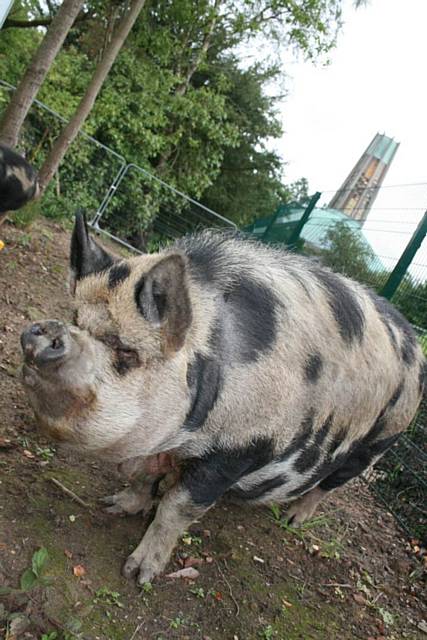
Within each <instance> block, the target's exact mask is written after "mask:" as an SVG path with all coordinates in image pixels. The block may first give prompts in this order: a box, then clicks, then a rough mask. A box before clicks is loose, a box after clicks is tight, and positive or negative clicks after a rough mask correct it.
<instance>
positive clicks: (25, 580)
mask: <svg viewBox="0 0 427 640" xmlns="http://www.w3.org/2000/svg"><path fill="white" fill-rule="evenodd" d="M48 559H49V554H48V551H47V549H45V548H44V547H41V548H40V549H38V551H36V552H35V553H34V555H33V557H32V560H31V568H28V569H26V570H25V571H24V573H23V574H22V576H21V580H20V583H19V586H20V589H21V591H30V589H33V588H34V587H36V586H39V585H44V584H46V579H45V578H44V576H43V572H44V569H45V567H46V563H47V561H48Z"/></svg>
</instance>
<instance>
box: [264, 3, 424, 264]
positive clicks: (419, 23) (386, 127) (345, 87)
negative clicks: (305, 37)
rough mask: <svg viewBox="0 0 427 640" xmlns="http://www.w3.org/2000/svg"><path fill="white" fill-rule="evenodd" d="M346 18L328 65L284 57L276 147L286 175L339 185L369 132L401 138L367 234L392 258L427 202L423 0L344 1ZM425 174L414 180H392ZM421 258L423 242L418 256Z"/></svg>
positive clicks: (313, 184) (316, 185)
mask: <svg viewBox="0 0 427 640" xmlns="http://www.w3.org/2000/svg"><path fill="white" fill-rule="evenodd" d="M344 19H345V25H344V29H343V31H342V32H341V33H340V35H339V40H338V46H337V48H336V49H335V50H334V51H332V53H331V54H330V59H331V64H330V65H329V66H327V67H319V66H313V65H312V64H311V63H308V62H302V61H300V62H296V61H290V62H289V63H288V65H287V74H288V76H289V79H288V81H287V88H288V91H289V93H288V96H287V98H286V99H285V100H284V102H283V108H282V113H281V117H282V122H283V126H284V130H285V133H284V135H283V138H282V139H281V141H280V142H276V143H275V145H274V146H275V148H276V150H278V151H279V153H280V154H281V155H282V156H283V158H284V159H285V160H286V162H287V163H288V166H287V170H286V181H287V182H289V181H293V180H296V179H298V178H299V177H301V176H304V177H306V178H307V179H308V181H309V185H310V191H311V192H314V191H325V190H326V191H329V192H328V193H327V194H325V197H324V198H323V200H322V202H325V201H328V200H329V199H330V197H331V195H332V193H333V191H334V190H336V189H337V188H339V187H340V185H341V184H342V182H343V180H344V178H345V177H346V176H347V175H348V173H349V172H350V170H351V169H352V167H353V166H354V164H355V163H356V161H357V160H358V158H359V156H360V155H361V154H362V152H363V151H364V150H365V148H366V147H367V146H368V144H369V142H370V141H371V139H372V138H373V136H374V135H375V133H377V132H380V133H385V134H386V135H388V136H390V137H392V138H394V139H395V140H397V141H399V142H400V147H399V149H398V151H397V154H396V156H395V158H394V161H393V164H392V166H391V168H390V170H389V172H388V175H387V177H386V180H385V182H384V185H385V186H386V187H387V188H385V189H382V190H381V193H380V195H379V197H378V198H377V200H376V202H375V204H374V207H373V210H372V211H371V214H370V216H369V218H368V221H367V222H366V223H365V229H366V232H365V233H366V236H367V237H368V239H369V240H370V242H371V244H372V245H373V247H374V248H375V250H376V251H377V252H378V253H379V254H380V255H383V256H390V257H397V256H398V255H399V254H400V253H401V250H402V249H403V248H404V246H405V245H406V243H407V242H408V240H409V238H410V235H411V233H412V232H413V230H414V228H415V226H416V223H417V221H418V220H419V219H420V216H421V215H422V213H423V212H424V210H425V209H426V208H427V170H426V168H427V82H426V75H427V74H426V63H427V37H426V25H427V0H405V1H403V0H370V2H369V3H368V5H367V6H366V7H362V8H360V9H358V10H357V11H355V10H354V8H353V7H352V3H351V2H350V0H348V1H347V2H346V3H345V11H344ZM409 183H425V184H424V185H421V186H414V187H395V186H393V185H402V184H409ZM420 260H421V262H423V263H425V264H426V265H427V242H426V241H425V242H424V245H423V247H422V249H421V250H420V251H419V253H418V256H417V261H418V262H419V261H420Z"/></svg>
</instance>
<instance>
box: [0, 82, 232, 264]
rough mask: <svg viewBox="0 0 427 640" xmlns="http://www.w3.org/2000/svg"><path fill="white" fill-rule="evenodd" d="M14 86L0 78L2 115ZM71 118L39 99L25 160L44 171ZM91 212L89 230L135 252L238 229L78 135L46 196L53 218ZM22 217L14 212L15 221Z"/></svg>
mask: <svg viewBox="0 0 427 640" xmlns="http://www.w3.org/2000/svg"><path fill="white" fill-rule="evenodd" d="M14 90H15V87H14V86H13V85H11V84H9V83H8V82H5V81H3V80H0V114H1V112H2V110H3V109H4V108H5V106H6V105H7V103H8V101H9V96H10V93H11V92H12V91H14ZM66 122H67V120H66V118H64V117H63V116H62V115H60V114H59V113H57V112H56V111H54V110H53V109H51V108H50V107H48V106H47V105H46V104H44V103H42V102H40V101H39V100H35V101H34V103H33V105H32V107H31V109H30V111H29V113H28V116H27V118H26V120H25V124H24V127H23V129H22V132H21V136H20V147H21V148H22V149H23V150H28V152H27V153H26V157H27V159H28V160H29V161H30V162H31V163H32V164H33V165H34V166H35V167H40V166H41V165H42V164H43V161H44V159H45V157H46V155H47V153H48V152H49V150H50V148H51V146H52V143H53V142H54V141H55V139H56V138H57V137H58V135H59V133H60V131H61V129H62V128H63V126H64V124H66ZM78 208H80V209H83V210H85V211H86V212H88V213H89V218H90V224H91V226H92V227H93V228H94V229H95V230H96V231H97V232H99V233H103V234H105V235H107V236H109V237H111V238H113V239H114V240H116V241H118V242H120V243H121V244H123V245H125V246H127V247H128V248H130V249H132V250H133V251H136V252H142V251H144V252H146V251H155V250H156V249H157V248H158V247H159V245H163V246H164V245H165V244H167V243H168V242H170V241H172V240H174V239H175V238H177V237H179V236H181V235H184V234H186V233H189V232H195V231H198V230H201V229H205V228H210V227H214V228H236V225H235V224H234V223H233V222H231V221H230V220H228V219H227V218H224V217H223V216H221V215H219V214H218V213H216V212H215V211H212V210H211V209H209V208H207V207H205V206H204V205H202V204H200V203H199V202H197V201H196V200H194V199H193V198H190V197H189V196H187V195H186V194H184V193H182V192H181V191H179V189H177V188H176V187H175V186H173V185H170V184H168V183H166V182H165V181H163V180H161V179H160V178H159V177H158V176H156V175H154V174H152V173H150V172H149V171H147V170H146V169H144V168H143V167H139V166H137V165H136V164H133V163H132V162H128V160H127V159H125V158H124V157H123V156H121V155H120V154H118V153H116V152H115V151H114V150H113V149H111V148H109V147H107V146H106V145H104V144H102V143H100V142H99V141H98V140H96V139H95V138H93V137H92V136H90V135H88V134H87V133H85V132H84V131H80V132H79V134H78V136H77V138H76V139H75V140H74V142H73V143H72V145H71V146H70V148H69V150H68V151H67V155H66V157H65V161H64V163H63V164H61V166H60V168H59V170H58V171H57V173H56V174H55V177H54V179H53V180H52V182H51V184H50V185H49V187H48V189H47V191H46V193H45V195H44V197H43V214H44V215H46V216H47V217H51V218H55V217H58V218H64V217H70V218H72V217H73V216H74V213H75V211H76V209H78ZM17 215H19V214H15V217H17Z"/></svg>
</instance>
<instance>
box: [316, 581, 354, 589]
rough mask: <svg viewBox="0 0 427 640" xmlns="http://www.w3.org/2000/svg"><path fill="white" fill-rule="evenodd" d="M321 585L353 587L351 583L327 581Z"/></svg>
mask: <svg viewBox="0 0 427 640" xmlns="http://www.w3.org/2000/svg"><path fill="white" fill-rule="evenodd" d="M320 586H321V587H342V588H343V589H353V585H351V584H346V583H344V584H341V583H340V582H325V583H323V584H321V585H320Z"/></svg>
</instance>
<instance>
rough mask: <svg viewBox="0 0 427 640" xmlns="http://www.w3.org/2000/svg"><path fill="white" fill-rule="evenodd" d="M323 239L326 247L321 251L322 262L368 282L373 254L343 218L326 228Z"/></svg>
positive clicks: (340, 271)
mask: <svg viewBox="0 0 427 640" xmlns="http://www.w3.org/2000/svg"><path fill="white" fill-rule="evenodd" d="M323 241H324V243H325V245H326V247H327V248H325V249H323V250H322V251H321V257H322V262H323V263H324V264H326V265H327V266H328V267H330V268H331V269H333V270H334V271H338V272H339V273H343V274H344V275H346V276H349V277H352V278H355V279H356V280H359V282H369V280H370V277H371V275H372V274H371V269H370V264H372V263H373V261H374V259H375V254H374V252H373V250H372V249H371V247H370V246H369V245H368V244H367V243H365V242H364V241H363V239H362V238H361V236H360V235H359V234H356V233H355V232H354V231H353V230H352V229H351V227H350V226H349V225H348V224H347V223H346V222H345V221H344V220H342V221H339V222H337V223H336V224H335V225H334V226H333V227H331V228H330V229H328V231H327V232H326V234H325V236H324V238H323Z"/></svg>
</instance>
